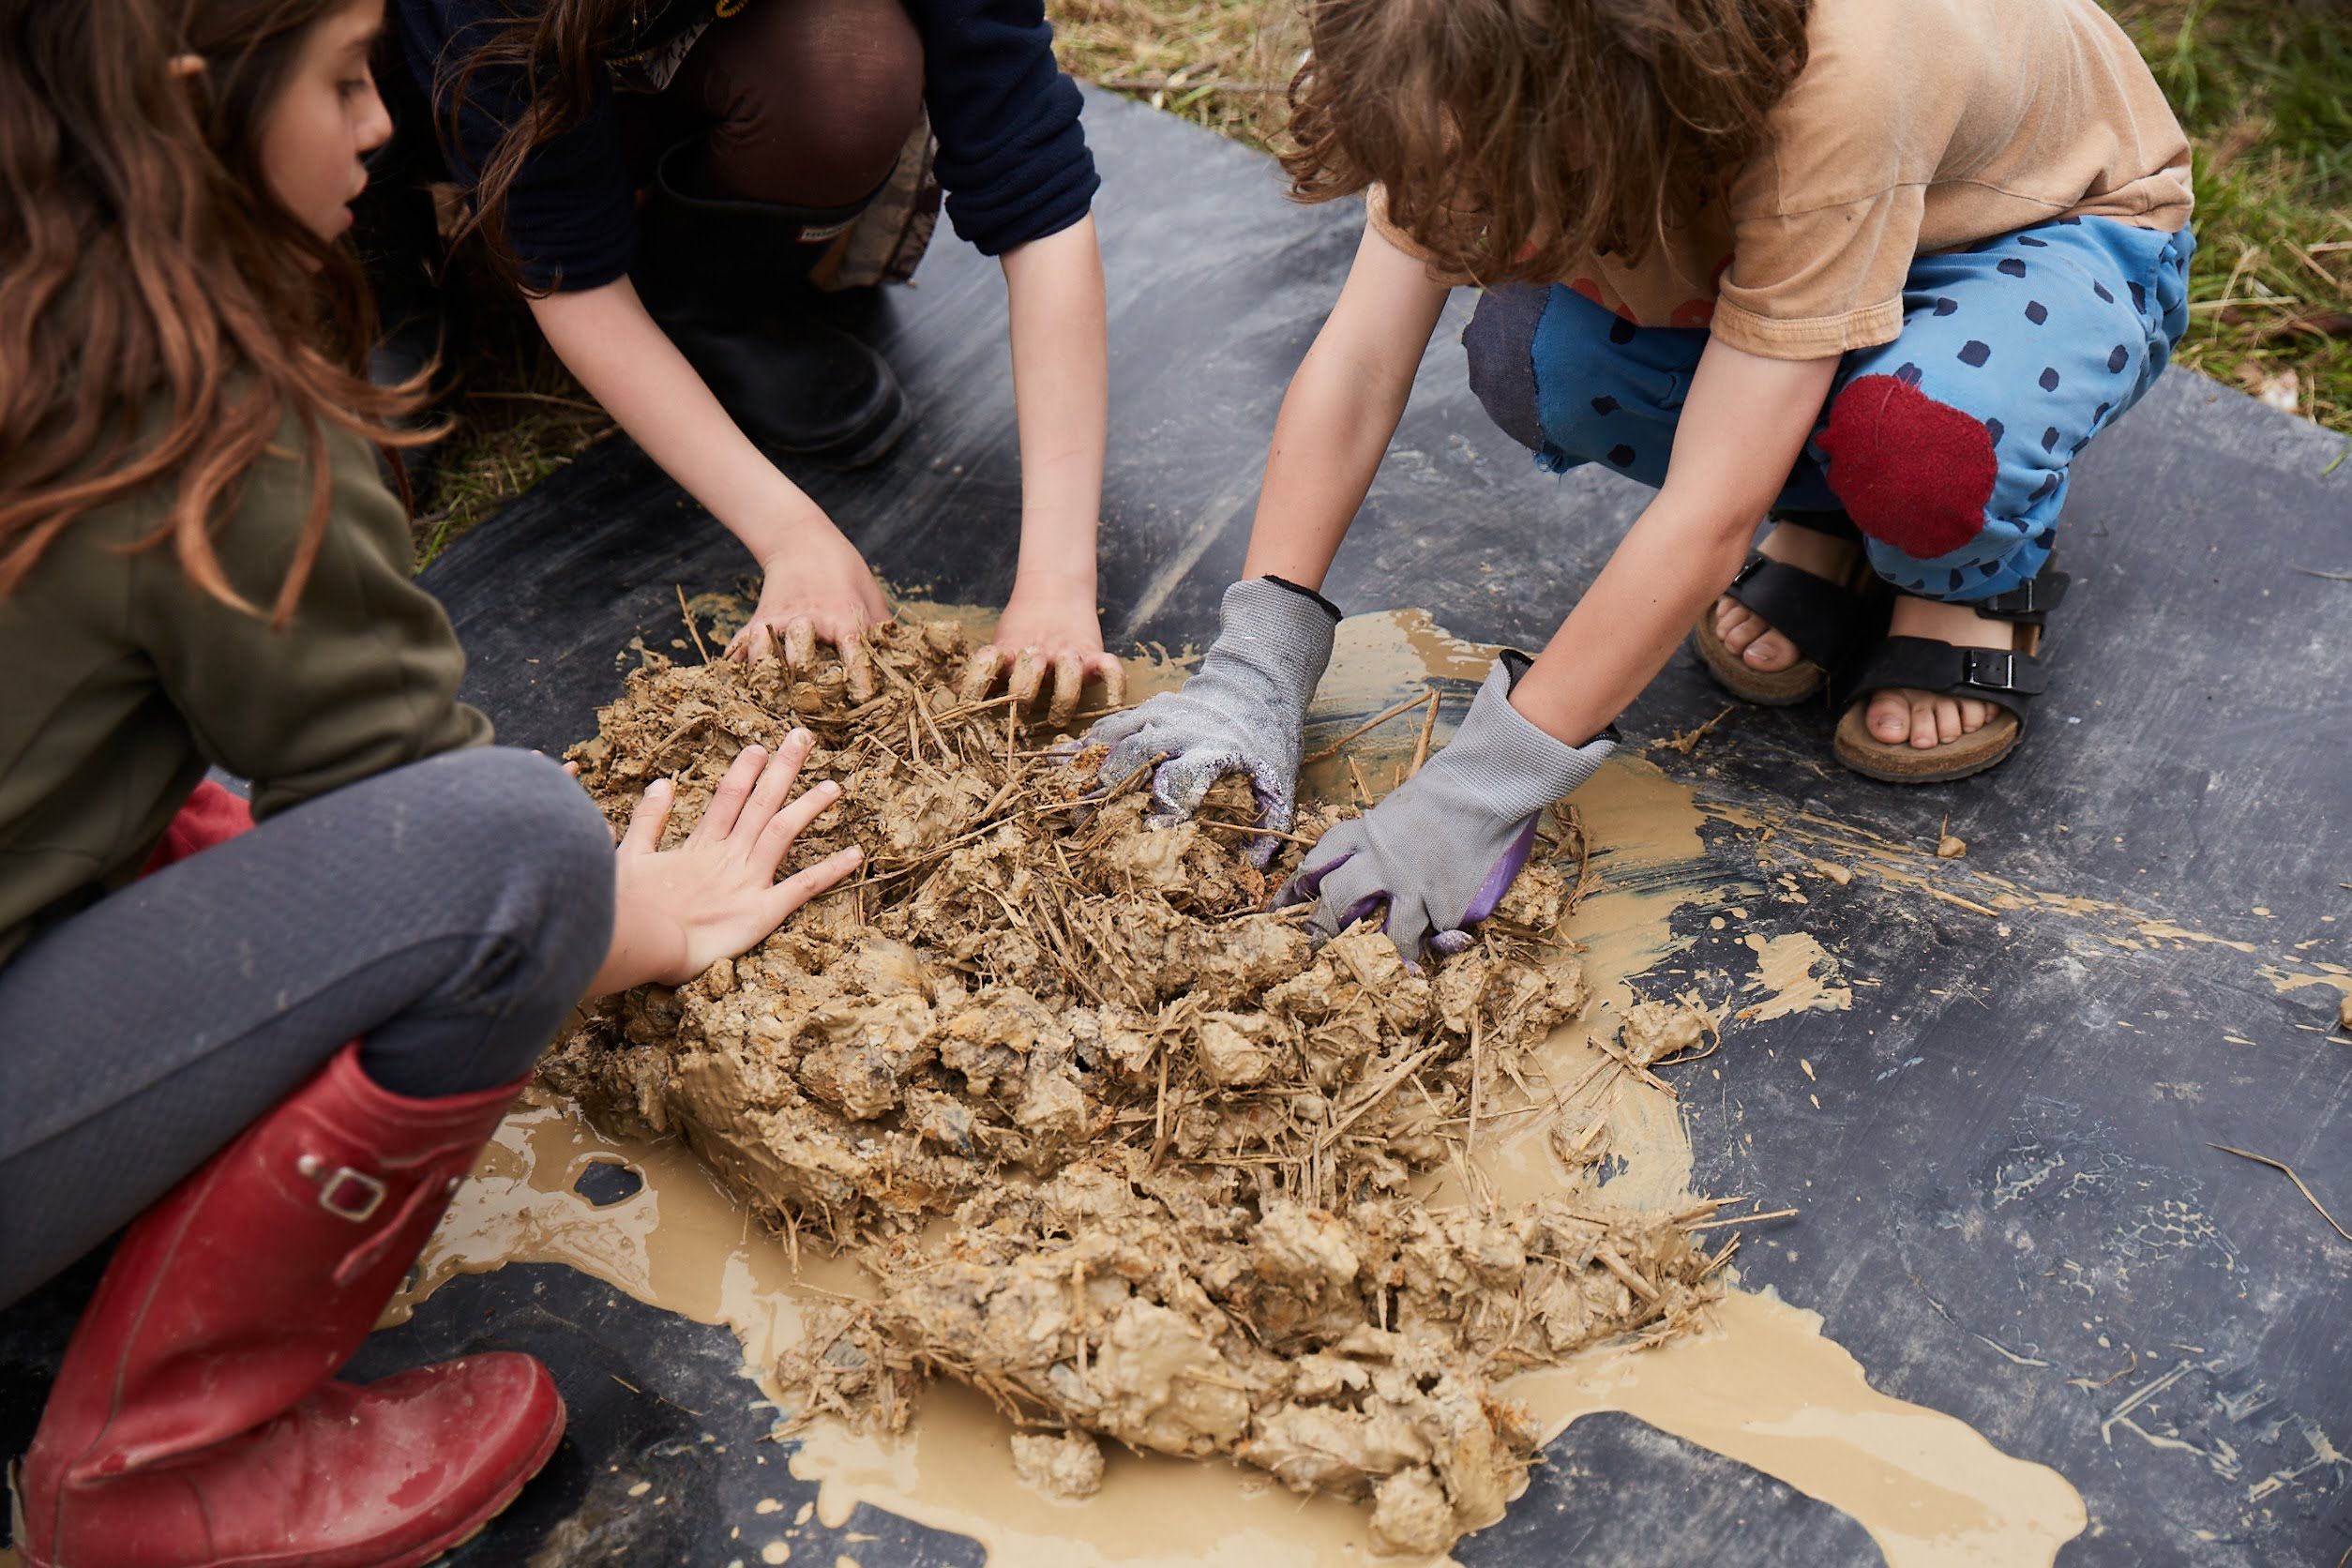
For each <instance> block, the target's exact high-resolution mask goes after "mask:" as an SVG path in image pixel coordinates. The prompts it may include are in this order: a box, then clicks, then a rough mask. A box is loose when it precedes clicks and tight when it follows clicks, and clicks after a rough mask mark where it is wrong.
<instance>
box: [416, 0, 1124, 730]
mask: <svg viewBox="0 0 2352 1568" xmlns="http://www.w3.org/2000/svg"><path fill="white" fill-rule="evenodd" d="M395 12H396V22H397V25H398V28H399V32H400V41H401V43H402V44H403V46H404V50H405V53H406V57H407V60H408V64H409V67H410V69H411V71H412V73H413V74H414V76H415V80H416V81H417V82H418V83H420V84H421V85H422V86H423V88H424V89H425V90H426V91H427V92H429V93H430V95H431V98H432V99H433V113H432V120H433V123H434V125H435V126H436V127H437V128H438V129H439V131H440V135H441V139H442V142H443V148H444V153H445V158H446V162H447V164H448V167H449V168H450V169H451V170H453V171H456V172H457V173H458V174H459V175H460V178H461V179H463V180H464V181H465V183H466V184H467V185H468V187H469V194H470V197H471V201H472V207H473V216H472V219H471V222H472V224H473V226H474V227H476V228H478V229H479V230H480V231H481V232H482V233H483V234H485V235H486V237H487V238H488V239H489V240H490V246H491V249H492V253H493V254H494V255H495V256H497V257H499V258H500V259H501V260H502V261H503V262H504V263H505V264H506V267H507V269H508V270H509V271H510V273H511V274H512V276H513V277H514V279H515V280H516V281H517V282H518V283H519V284H520V286H521V287H522V288H523V290H524V292H525V293H526V294H527V295H528V297H529V299H530V307H531V312H532V314H533V316H534V317H535V319H536V320H537V322H538V324H539V326H540V329H541V330H542V331H544V332H545V333H546V335H547V339H548V341H549V342H550V344H551V345H552V346H553V347H554V349H555V352H556V354H558V356H560V357H561V358H562V359H563V361H564V363H565V365H566V366H568V367H569V368H570V369H571V370H572V372H573V373H574V374H575V375H577V376H578V377H579V378H580V383H581V384H582V385H584V386H586V387H587V389H588V390H589V392H590V393H591V395H593V396H594V397H595V398H596V400H597V401H598V402H600V403H601V404H603V406H604V408H605V409H606V411H607V412H608V413H610V414H611V415H612V417H613V418H614V419H615V420H616V421H617V422H618V423H619V424H620V426H621V428H622V429H623V430H626V431H627V432H628V433H629V435H630V436H631V437H632V438H634V439H635V440H636V442H637V443H638V445H641V446H642V447H643V448H644V449H645V450H646V452H647V453H648V454H650V455H651V456H652V457H653V459H654V460H655V461H656V462H658V463H660V464H661V466H662V467H663V469H664V470H665V471H667V472H668V473H669V474H670V475H671V477H672V478H674V479H676V480H677V481H678V483H679V484H680V485H681V486H683V487H684V488H685V489H686V490H687V491H688V492H689V493H691V494H692V495H693V496H694V497H695V499H696V500H698V501H700V502H701V503H702V504H703V505H705V506H707V507H709V508H710V510H711V512H712V514H713V515H714V516H716V518H717V519H718V520H719V521H720V522H722V523H724V524H725V525H726V526H727V527H728V529H729V530H730V531H731V532H732V533H733V534H734V535H735V536H736V537H737V538H739V539H741V540H742V541H743V543H744V547H745V548H746V550H750V552H751V554H752V557H753V559H754V560H756V561H757V562H758V563H759V564H760V568H761V572H762V573H763V574H764V581H763V584H762V586H761V592H760V598H759V603H758V605H757V606H756V608H755V609H754V611H753V612H752V615H751V618H750V621H749V623H748V624H747V625H746V627H745V628H744V631H743V633H742V634H741V635H740V636H739V637H738V638H737V639H736V641H734V643H733V644H732V645H731V648H730V650H729V651H730V653H731V654H732V655H733V656H737V657H745V656H760V655H761V654H763V653H765V652H766V651H767V650H768V648H769V646H770V644H771V641H772V640H773V641H776V642H778V643H780V645H781V647H782V650H783V652H784V655H785V656H786V657H787V658H788V659H790V660H791V661H792V663H793V664H794V665H795V666H798V665H800V664H803V663H805V662H807V658H808V656H810V654H811V652H812V651H813V647H814V644H815V642H816V641H818V640H821V639H822V640H823V641H831V642H835V643H837V644H838V645H839V647H840V649H841V652H842V654H843V655H844V656H845V657H846V658H847V659H848V661H849V665H850V670H851V681H852V686H851V689H852V692H853V693H856V694H863V692H864V691H865V689H866V686H865V683H866V681H867V679H868V676H867V671H866V670H865V661H864V658H863V650H862V647H861V644H860V634H861V632H862V630H863V628H864V627H866V626H868V625H870V624H872V623H874V622H876V621H879V620H884V619H887V618H888V616H889V610H888V607H887V606H886V605H885V604H884V603H883V600H882V591H881V589H880V588H879V587H878V586H877V585H876V583H875V581H874V579H873V575H872V573H871V572H870V571H868V570H867V565H866V562H865V560H864V558H863V557H861V556H860V555H859V553H858V551H857V550H856V548H855V547H854V546H853V545H852V544H851V543H850V541H849V540H848V539H847V538H845V537H844V536H843V535H842V533H841V531H840V530H839V529H838V528H837V527H836V526H835V525H834V523H833V521H832V520H830V519H829V518H827V517H826V516H825V514H824V512H823V511H822V509H821V508H820V507H819V506H818V505H817V504H816V503H815V502H814V501H812V500H810V499H809V498H808V496H807V495H806V494H804V493H803V492H802V491H801V490H800V489H799V488H798V487H796V486H795V485H794V484H793V483H792V481H791V480H790V479H788V478H786V477H785V475H784V474H783V472H782V471H781V470H780V469H778V468H777V467H776V463H775V462H774V460H772V455H774V454H782V455H786V456H798V457H801V458H805V459H807V460H811V461H817V462H824V463H832V464H836V465H841V466H852V465H856V464H860V463H865V462H869V461H872V460H875V459H877V458H879V457H881V456H882V453H883V452H884V451H885V450H887V449H888V447H889V446H890V445H891V444H892V443H893V442H895V441H896V440H897V436H898V433H899V432H900V430H902V429H903V428H904V427H905V424H906V421H907V410H906V403H905V400H904V398H903V397H902V396H901V394H900V392H899V390H898V385H897V381H896V380H895V379H894V378H893V377H892V375H891V372H890V368H889V367H888V366H887V365H886V364H884V363H883V362H882V359H881V358H880V357H879V356H877V355H876V354H875V353H874V352H873V351H872V350H871V349H869V348H867V346H866V345H865V344H863V343H861V342H860V341H859V340H858V339H855V338H853V337H852V336H850V335H849V334H848V333H847V332H844V331H843V330H841V329H840V328H839V327H838V326H836V325H833V324H830V323H829V322H828V321H827V320H826V319H825V312H824V310H823V309H822V307H821V306H820V305H819V303H818V296H817V294H815V292H814V291H813V290H812V289H811V288H810V287H809V285H808V279H809V278H810V275H811V272H812V269H816V270H822V269H824V268H827V267H830V266H832V265H835V264H837V262H838V255H837V251H838V247H839V244H840V243H842V242H841V239H840V236H842V235H843V234H844V232H845V231H847V230H850V229H852V228H853V227H854V226H855V225H857V224H858V223H859V222H861V221H863V220H864V219H865V218H866V216H867V209H868V208H869V207H870V206H872V205H874V204H877V203H878V202H882V203H895V204H897V205H896V206H894V207H893V208H892V212H893V221H894V227H895V226H896V224H897V213H898V212H899V211H900V209H901V208H902V207H903V205H904V204H905V202H906V201H908V200H910V199H911V197H910V194H909V192H910V190H911V189H912V188H914V187H916V186H918V185H921V184H922V182H923V180H924V179H925V178H926V176H927V169H926V168H925V167H924V165H923V163H922V160H923V158H924V157H925V155H926V152H927V147H928V144H929V136H928V133H927V130H926V129H925V128H924V117H925V113H926V109H927V110H928V116H929V122H928V123H929V126H930V128H935V129H936V131H937V133H938V138H939V158H938V175H939V178H940V180H941V181H942V183H943V184H944V185H945V186H946V188H947V213H948V217H949V218H950V219H951V220H952V221H953V222H954V223H955V225H956V228H957V232H958V233H960V234H963V235H964V236H965V237H966V238H967V239H969V240H971V241H972V243H973V244H974V245H976V246H978V247H979V248H980V249H981V250H982V251H983V252H985V253H987V254H988V255H991V256H998V257H1001V258H1002V260H1003V267H1004V278H1005V284H1006V287H1007V290H1008V291H1009V294H1010V305H1011V316H1012V349H1013V377H1014V383H1015V385H1016V387H1017V388H1018V398H1019V404H1020V411H1019V429H1020V446H1021V474H1022V524H1021V540H1020V558H1019V568H1018V575H1017V576H1016V578H1015V580H1014V584H1013V592H1012V596H1011V598H1010V599H1009V600H1008V601H1007V603H1006V605H1005V609H1004V615H1003V620H1002V622H1001V623H1000V624H999V626H998V628H997V633H996V640H995V642H994V644H993V645H991V646H990V647H989V648H987V649H984V650H983V651H982V652H981V654H980V655H979V656H977V658H976V660H975V663H974V665H973V667H972V671H970V680H971V689H972V693H973V695H974V696H981V695H985V694H986V691H987V689H988V686H989V685H990V684H991V683H992V682H993V681H994V680H995V678H996V677H997V675H998V673H999V672H1000V670H1001V668H1002V667H1003V666H1004V665H1005V664H1006V663H1007V661H1008V658H1009V660H1010V661H1011V663H1012V669H1011V671H1010V676H1011V681H1012V686H1013V688H1014V691H1015V693H1016V694H1017V695H1018V696H1019V697H1020V698H1021V699H1022V700H1023V701H1028V700H1030V699H1033V698H1034V697H1035V696H1036V695H1037V692H1038V689H1039V686H1040V683H1041V680H1042V679H1043V678H1044V677H1046V676H1048V675H1050V676H1051V677H1052V682H1053V686H1052V692H1053V709H1052V711H1053V712H1054V713H1055V714H1056V715H1057V716H1059V717H1061V718H1066V717H1067V716H1068V715H1069V714H1070V713H1071V712H1073V711H1075V710H1076V708H1077V706H1078V698H1079V691H1080V688H1081V686H1083V684H1084V683H1085V681H1086V680H1087V679H1088V678H1089V677H1090V676H1094V677H1099V678H1100V679H1102V680H1103V681H1105V682H1106V683H1107V684H1108V685H1109V686H1112V687H1113V688H1114V690H1113V695H1114V696H1115V695H1116V690H1115V688H1116V687H1117V686H1118V684H1119V683H1120V682H1121V680H1122V671H1121V667H1120V665H1119V663H1118V661H1117V660H1116V659H1114V658H1112V657H1110V656H1108V655H1107V654H1105V653H1104V651H1103V642H1102V628H1101V626H1100V624H1099V622H1098V620H1097V618H1096V612H1095V606H1094V583H1095V578H1094V535H1095V523H1096V511H1097V508H1098V507H1099V505H1100V504H1101V492H1102V475H1103V445H1104V422H1105V417H1106V406H1107V397H1108V393H1107V385H1108V369H1107V365H1106V352H1107V351H1106V349H1105V336H1104V305H1103V279H1102V263H1101V258H1100V255H1099V253H1098V250H1097V248H1096V245H1095V239H1094V226H1093V219H1092V217H1091V216H1090V215H1089V207H1090V205H1091V204H1092V201H1093V192H1094V188H1095V187H1096V185H1097V184H1098V183H1099V182H1098V181H1097V179H1096V178H1095V174H1094V166H1093V158H1092V157H1091V156H1090V155H1089V153H1088V151H1087V147H1086V138H1085V136H1084V134H1083V133H1082V132H1081V131H1080V129H1079V128H1078V89H1077V87H1076V86H1074V85H1073V84H1072V83H1070V81H1069V80H1068V79H1067V78H1066V77H1064V76H1063V75H1062V73H1061V72H1060V70H1059V69H1058V68H1056V67H1055V65H1054V60H1053V53H1052V49H1051V43H1052V33H1051V30H1050V29H1049V28H1048V26H1047V24H1046V20H1045V13H1044V9H1043V6H1042V0H514V3H512V4H510V3H509V0H395ZM640 185H641V186H643V187H644V188H645V191H646V195H645V200H644V203H643V204H642V205H641V206H640V205H639V204H637V200H636V195H635V187H637V186H640ZM931 199H933V200H936V195H935V191H933V192H931ZM925 221H926V222H927V219H926V220H925ZM927 233H928V230H927V227H922V228H920V230H919V232H918V233H916V234H912V235H911V236H909V237H908V239H907V241H906V244H905V246H904V247H903V252H904V253H902V254H901V255H900V257H899V259H898V261H897V266H896V267H895V268H894V269H893V270H894V271H896V272H897V273H899V274H903V272H904V271H905V270H907V269H911V268H912V266H913V264H914V259H915V257H916V256H919V255H920V253H921V248H922V240H923V237H924V236H926V235H927ZM1000 650H1001V651H1000Z"/></svg>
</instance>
